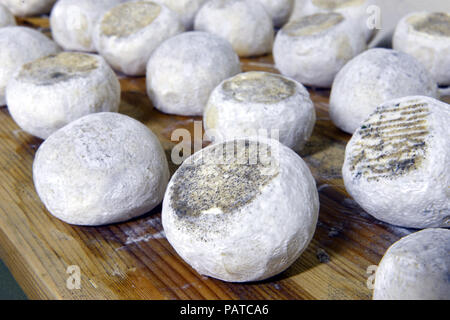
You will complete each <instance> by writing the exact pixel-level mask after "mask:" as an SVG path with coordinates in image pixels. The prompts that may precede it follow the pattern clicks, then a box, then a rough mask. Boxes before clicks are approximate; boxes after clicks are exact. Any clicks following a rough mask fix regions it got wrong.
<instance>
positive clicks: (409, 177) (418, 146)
mask: <svg viewBox="0 0 450 320" xmlns="http://www.w3.org/2000/svg"><path fill="white" fill-rule="evenodd" d="M449 123H450V106H449V105H448V104H446V103H443V102H440V101H438V100H435V99H433V98H429V97H423V96H412V97H405V98H400V99H395V100H391V101H388V102H386V103H383V104H382V105H381V106H380V107H379V108H377V109H376V111H375V112H374V113H372V114H371V115H370V116H369V117H368V118H367V119H366V121H364V122H363V123H362V124H361V126H360V127H359V128H358V130H357V131H356V132H355V134H354V135H353V137H352V138H351V140H350V142H349V143H348V145H347V147H346V150H345V162H344V166H343V169H342V175H343V178H344V183H345V187H346V189H347V191H348V193H349V194H350V195H351V196H352V197H353V198H354V199H355V201H356V202H357V203H358V204H359V205H360V206H361V207H362V208H363V209H364V210H365V211H366V212H368V213H369V214H371V215H373V216H374V217H375V218H377V219H379V220H382V221H384V222H387V223H390V224H393V225H397V226H402V227H409V228H429V227H450V191H449V186H450V166H449V163H450V139H449V137H450V126H449V125H448V124H449Z"/></svg>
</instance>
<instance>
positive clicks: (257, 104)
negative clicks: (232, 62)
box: [203, 71, 316, 151]
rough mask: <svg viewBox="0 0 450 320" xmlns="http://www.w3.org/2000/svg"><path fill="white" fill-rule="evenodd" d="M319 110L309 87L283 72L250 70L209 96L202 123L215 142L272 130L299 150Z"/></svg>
mask: <svg viewBox="0 0 450 320" xmlns="http://www.w3.org/2000/svg"><path fill="white" fill-rule="evenodd" d="M315 120H316V114H315V110H314V105H313V103H312V101H311V99H310V97H309V93H308V91H307V90H306V89H305V87H303V85H302V84H300V83H298V82H297V81H295V80H293V79H290V78H287V77H284V76H282V75H278V74H273V73H267V72H257V71H251V72H246V73H241V74H238V75H236V76H234V77H232V78H230V79H227V80H225V81H223V82H222V83H221V84H220V85H219V86H217V88H215V89H214V91H213V92H212V93H211V96H210V98H209V100H208V104H207V106H206V109H205V112H204V116H203V124H204V127H205V130H206V135H207V136H208V137H209V139H211V140H213V141H214V142H220V141H224V140H230V139H233V138H243V137H249V136H256V135H259V134H262V132H260V131H261V130H263V131H264V133H265V134H266V135H267V137H270V136H271V134H272V133H273V130H276V133H277V134H278V135H279V139H280V142H281V143H283V144H285V145H286V146H288V147H289V148H292V149H294V150H296V151H299V150H301V149H302V148H303V146H304V145H305V143H306V141H307V140H308V139H309V138H310V136H311V133H312V131H313V128H314V124H315Z"/></svg>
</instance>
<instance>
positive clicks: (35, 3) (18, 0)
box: [0, 0, 56, 17]
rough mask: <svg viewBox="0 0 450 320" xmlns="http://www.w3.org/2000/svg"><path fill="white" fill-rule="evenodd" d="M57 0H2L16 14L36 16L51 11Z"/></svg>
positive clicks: (0, 0) (0, 1)
mask: <svg viewBox="0 0 450 320" xmlns="http://www.w3.org/2000/svg"><path fill="white" fill-rule="evenodd" d="M55 2H56V0H26V1H24V0H0V3H1V4H3V5H5V6H6V7H7V8H8V9H9V10H10V11H11V12H12V13H13V14H14V15H15V16H21V17H24V16H35V15H40V14H44V13H49V12H50V10H51V8H52V6H53V4H54V3H55Z"/></svg>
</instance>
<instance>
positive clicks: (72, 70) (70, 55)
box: [17, 52, 98, 85]
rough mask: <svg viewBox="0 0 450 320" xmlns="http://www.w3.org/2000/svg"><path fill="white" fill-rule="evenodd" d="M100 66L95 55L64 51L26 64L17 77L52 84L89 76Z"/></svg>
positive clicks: (32, 81) (22, 79) (40, 83)
mask: <svg viewBox="0 0 450 320" xmlns="http://www.w3.org/2000/svg"><path fill="white" fill-rule="evenodd" d="M97 68H98V60H97V59H96V58H95V56H93V55H90V54H84V53H77V52H62V53H59V54H57V55H50V56H47V57H43V58H40V59H37V60H34V61H32V62H29V63H27V64H25V65H24V66H23V67H22V69H21V71H20V73H19V75H18V77H17V79H19V80H21V81H26V82H31V83H35V84H38V85H51V84H54V83H57V82H61V81H67V80H69V79H72V78H75V77H84V76H87V75H88V74H89V73H90V72H91V71H93V70H95V69H97Z"/></svg>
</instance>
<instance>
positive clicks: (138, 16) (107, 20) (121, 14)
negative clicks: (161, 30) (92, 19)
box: [100, 1, 161, 37]
mask: <svg viewBox="0 0 450 320" xmlns="http://www.w3.org/2000/svg"><path fill="white" fill-rule="evenodd" d="M160 12H161V6H160V5H159V4H156V3H154V2H145V1H137V2H126V3H123V4H121V5H118V6H116V7H114V8H112V9H111V10H110V11H108V12H107V13H106V14H105V16H104V17H103V20H102V22H101V26H100V27H101V31H102V33H103V34H104V35H106V36H116V37H127V36H130V35H132V34H133V33H136V32H138V31H139V30H141V29H144V28H145V27H147V26H148V25H150V24H151V23H152V22H153V21H154V20H155V19H156V18H157V17H158V16H159V14H160Z"/></svg>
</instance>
